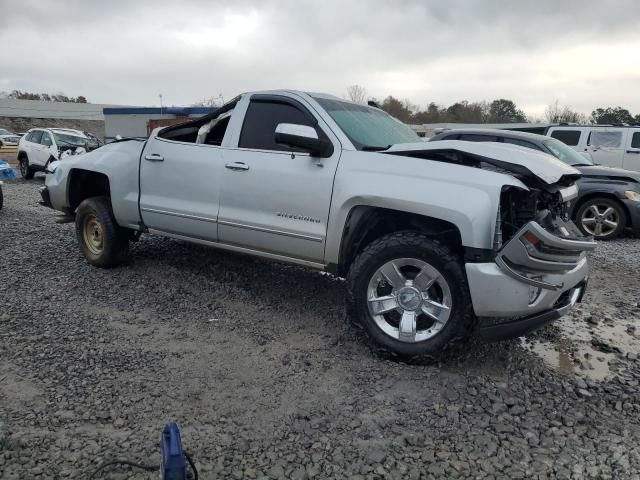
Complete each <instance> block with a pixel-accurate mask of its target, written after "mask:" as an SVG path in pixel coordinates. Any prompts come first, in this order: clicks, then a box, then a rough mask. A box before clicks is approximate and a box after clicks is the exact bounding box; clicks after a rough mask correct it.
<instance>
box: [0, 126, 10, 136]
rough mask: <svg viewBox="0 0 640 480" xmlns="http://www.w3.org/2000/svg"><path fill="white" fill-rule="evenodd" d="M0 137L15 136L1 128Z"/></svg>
mask: <svg viewBox="0 0 640 480" xmlns="http://www.w3.org/2000/svg"><path fill="white" fill-rule="evenodd" d="M0 135H13V134H12V133H11V132H10V131H9V130H5V129H4V128H0Z"/></svg>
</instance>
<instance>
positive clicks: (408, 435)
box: [0, 175, 640, 480]
mask: <svg viewBox="0 0 640 480" xmlns="http://www.w3.org/2000/svg"><path fill="white" fill-rule="evenodd" d="M42 180H43V177H42V176H41V175H38V176H37V177H36V179H35V180H34V181H32V182H24V181H18V182H15V183H11V184H8V185H5V187H4V188H5V208H4V210H2V211H0V257H1V258H2V260H1V261H0V279H2V283H3V285H2V287H1V288H2V293H1V294H0V478H2V479H7V480H8V479H26V478H29V479H32V478H78V479H80V478H88V472H90V471H91V470H92V469H93V468H95V466H96V465H97V464H98V463H100V462H102V461H104V460H105V459H110V458H112V457H128V458H132V459H137V460H140V461H144V462H147V463H149V462H151V463H159V458H160V457H159V455H160V453H159V434H160V431H161V429H162V427H163V425H164V424H165V422H166V421H168V420H170V419H175V420H176V421H177V422H178V423H179V425H180V426H181V428H182V433H183V442H184V444H185V447H186V448H187V449H188V450H189V451H190V452H191V453H192V455H193V457H194V458H195V460H196V462H197V464H198V466H199V468H200V472H201V478H205V479H209V478H236V479H240V478H249V479H254V478H265V479H266V478H272V479H274V478H292V479H306V478H318V479H320V478H339V479H342V478H352V479H376V478H380V479H383V478H391V479H399V478H410V479H418V478H423V479H424V478H442V477H450V478H640V475H639V472H640V447H639V440H640V427H639V423H640V422H639V413H640V396H639V395H638V379H639V378H640V362H638V361H637V346H638V345H637V342H638V340H639V337H638V333H640V325H638V322H639V319H640V305H639V304H638V300H639V299H638V295H637V292H638V287H637V282H638V278H639V274H640V241H636V240H633V239H623V240H620V241H615V242H610V243H606V244H601V245H599V246H598V249H597V250H596V252H595V254H594V255H593V275H592V279H591V283H590V291H589V293H588V295H587V297H586V298H585V303H584V304H582V305H581V306H580V308H579V309H576V310H574V312H573V313H572V314H571V315H570V316H568V317H566V318H565V319H563V320H561V321H559V322H557V323H556V324H554V325H552V326H548V327H546V328H545V329H543V330H541V331H540V332H537V333H536V334H534V335H532V336H531V337H530V338H528V339H527V340H526V341H518V340H513V341H509V342H501V343H493V344H479V343H475V342H472V343H470V344H468V345H466V346H464V348H461V349H460V351H458V352H455V353H454V354H453V355H451V357H450V358H448V359H446V360H443V361H442V362H440V363H438V364H431V365H423V364H420V365H409V364H404V363H399V362H394V361H390V360H388V359H384V358H380V357H377V356H375V355H374V354H372V352H371V351H370V350H369V348H368V347H367V344H366V342H365V340H364V339H363V338H362V336H361V335H360V334H359V333H358V332H356V331H355V330H354V329H353V328H352V327H351V326H350V324H349V323H348V322H347V321H346V319H345V314H344V303H343V288H342V285H341V283H340V281H338V280H335V279H333V278H331V277H330V276H327V275H320V274H318V273H317V272H313V271H308V270H304V269H301V268H297V267H291V266H286V265H280V264H275V263H269V262H266V261H262V260H257V259H253V258H250V257H245V256H240V255H233V254H229V253H224V252H218V251H215V250H210V249H206V248H202V247H198V246H193V245H189V244H186V243H183V242H178V241H174V240H169V239H163V238H154V237H150V236H146V237H143V238H142V240H141V241H140V242H139V243H138V244H136V245H135V246H134V248H133V260H132V261H131V263H130V265H128V266H126V267H122V268H118V269H114V270H100V269H96V268H93V267H90V266H89V265H88V264H87V263H86V262H85V261H84V260H83V258H82V257H81V255H80V252H79V249H78V248H77V245H76V241H75V237H74V229H73V225H57V224H55V223H54V212H53V211H51V210H47V209H45V208H42V207H40V206H38V205H37V196H38V195H37V189H38V187H39V186H40V185H41V184H42ZM636 325H637V326H638V331H636V330H635V329H634V328H635V326H636ZM556 360H557V361H556ZM100 478H110V479H117V478H136V479H147V478H157V475H154V474H151V473H144V472H139V471H134V470H128V469H126V468H115V469H112V470H109V471H108V472H106V473H105V474H104V475H102V476H101V477H100Z"/></svg>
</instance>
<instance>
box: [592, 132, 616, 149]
mask: <svg viewBox="0 0 640 480" xmlns="http://www.w3.org/2000/svg"><path fill="white" fill-rule="evenodd" d="M588 145H589V146H591V145H593V146H595V147H605V148H620V145H622V132H621V131H617V132H616V131H606V130H605V131H599V130H593V131H592V132H591V135H590V136H589V143H588Z"/></svg>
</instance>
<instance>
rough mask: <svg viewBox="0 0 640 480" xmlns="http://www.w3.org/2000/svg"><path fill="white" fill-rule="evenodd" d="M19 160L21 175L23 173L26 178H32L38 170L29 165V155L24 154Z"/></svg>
mask: <svg viewBox="0 0 640 480" xmlns="http://www.w3.org/2000/svg"><path fill="white" fill-rule="evenodd" d="M18 161H19V163H20V175H22V178H24V179H25V180H31V179H32V178H33V176H34V175H35V173H36V171H35V170H34V169H33V168H31V167H30V166H29V157H27V156H26V155H23V156H22V157H20V160H18Z"/></svg>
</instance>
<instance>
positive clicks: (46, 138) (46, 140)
mask: <svg viewBox="0 0 640 480" xmlns="http://www.w3.org/2000/svg"><path fill="white" fill-rule="evenodd" d="M40 143H41V144H42V145H45V146H47V147H50V146H51V145H53V140H51V135H50V134H49V133H48V132H42V139H41V140H40Z"/></svg>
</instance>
